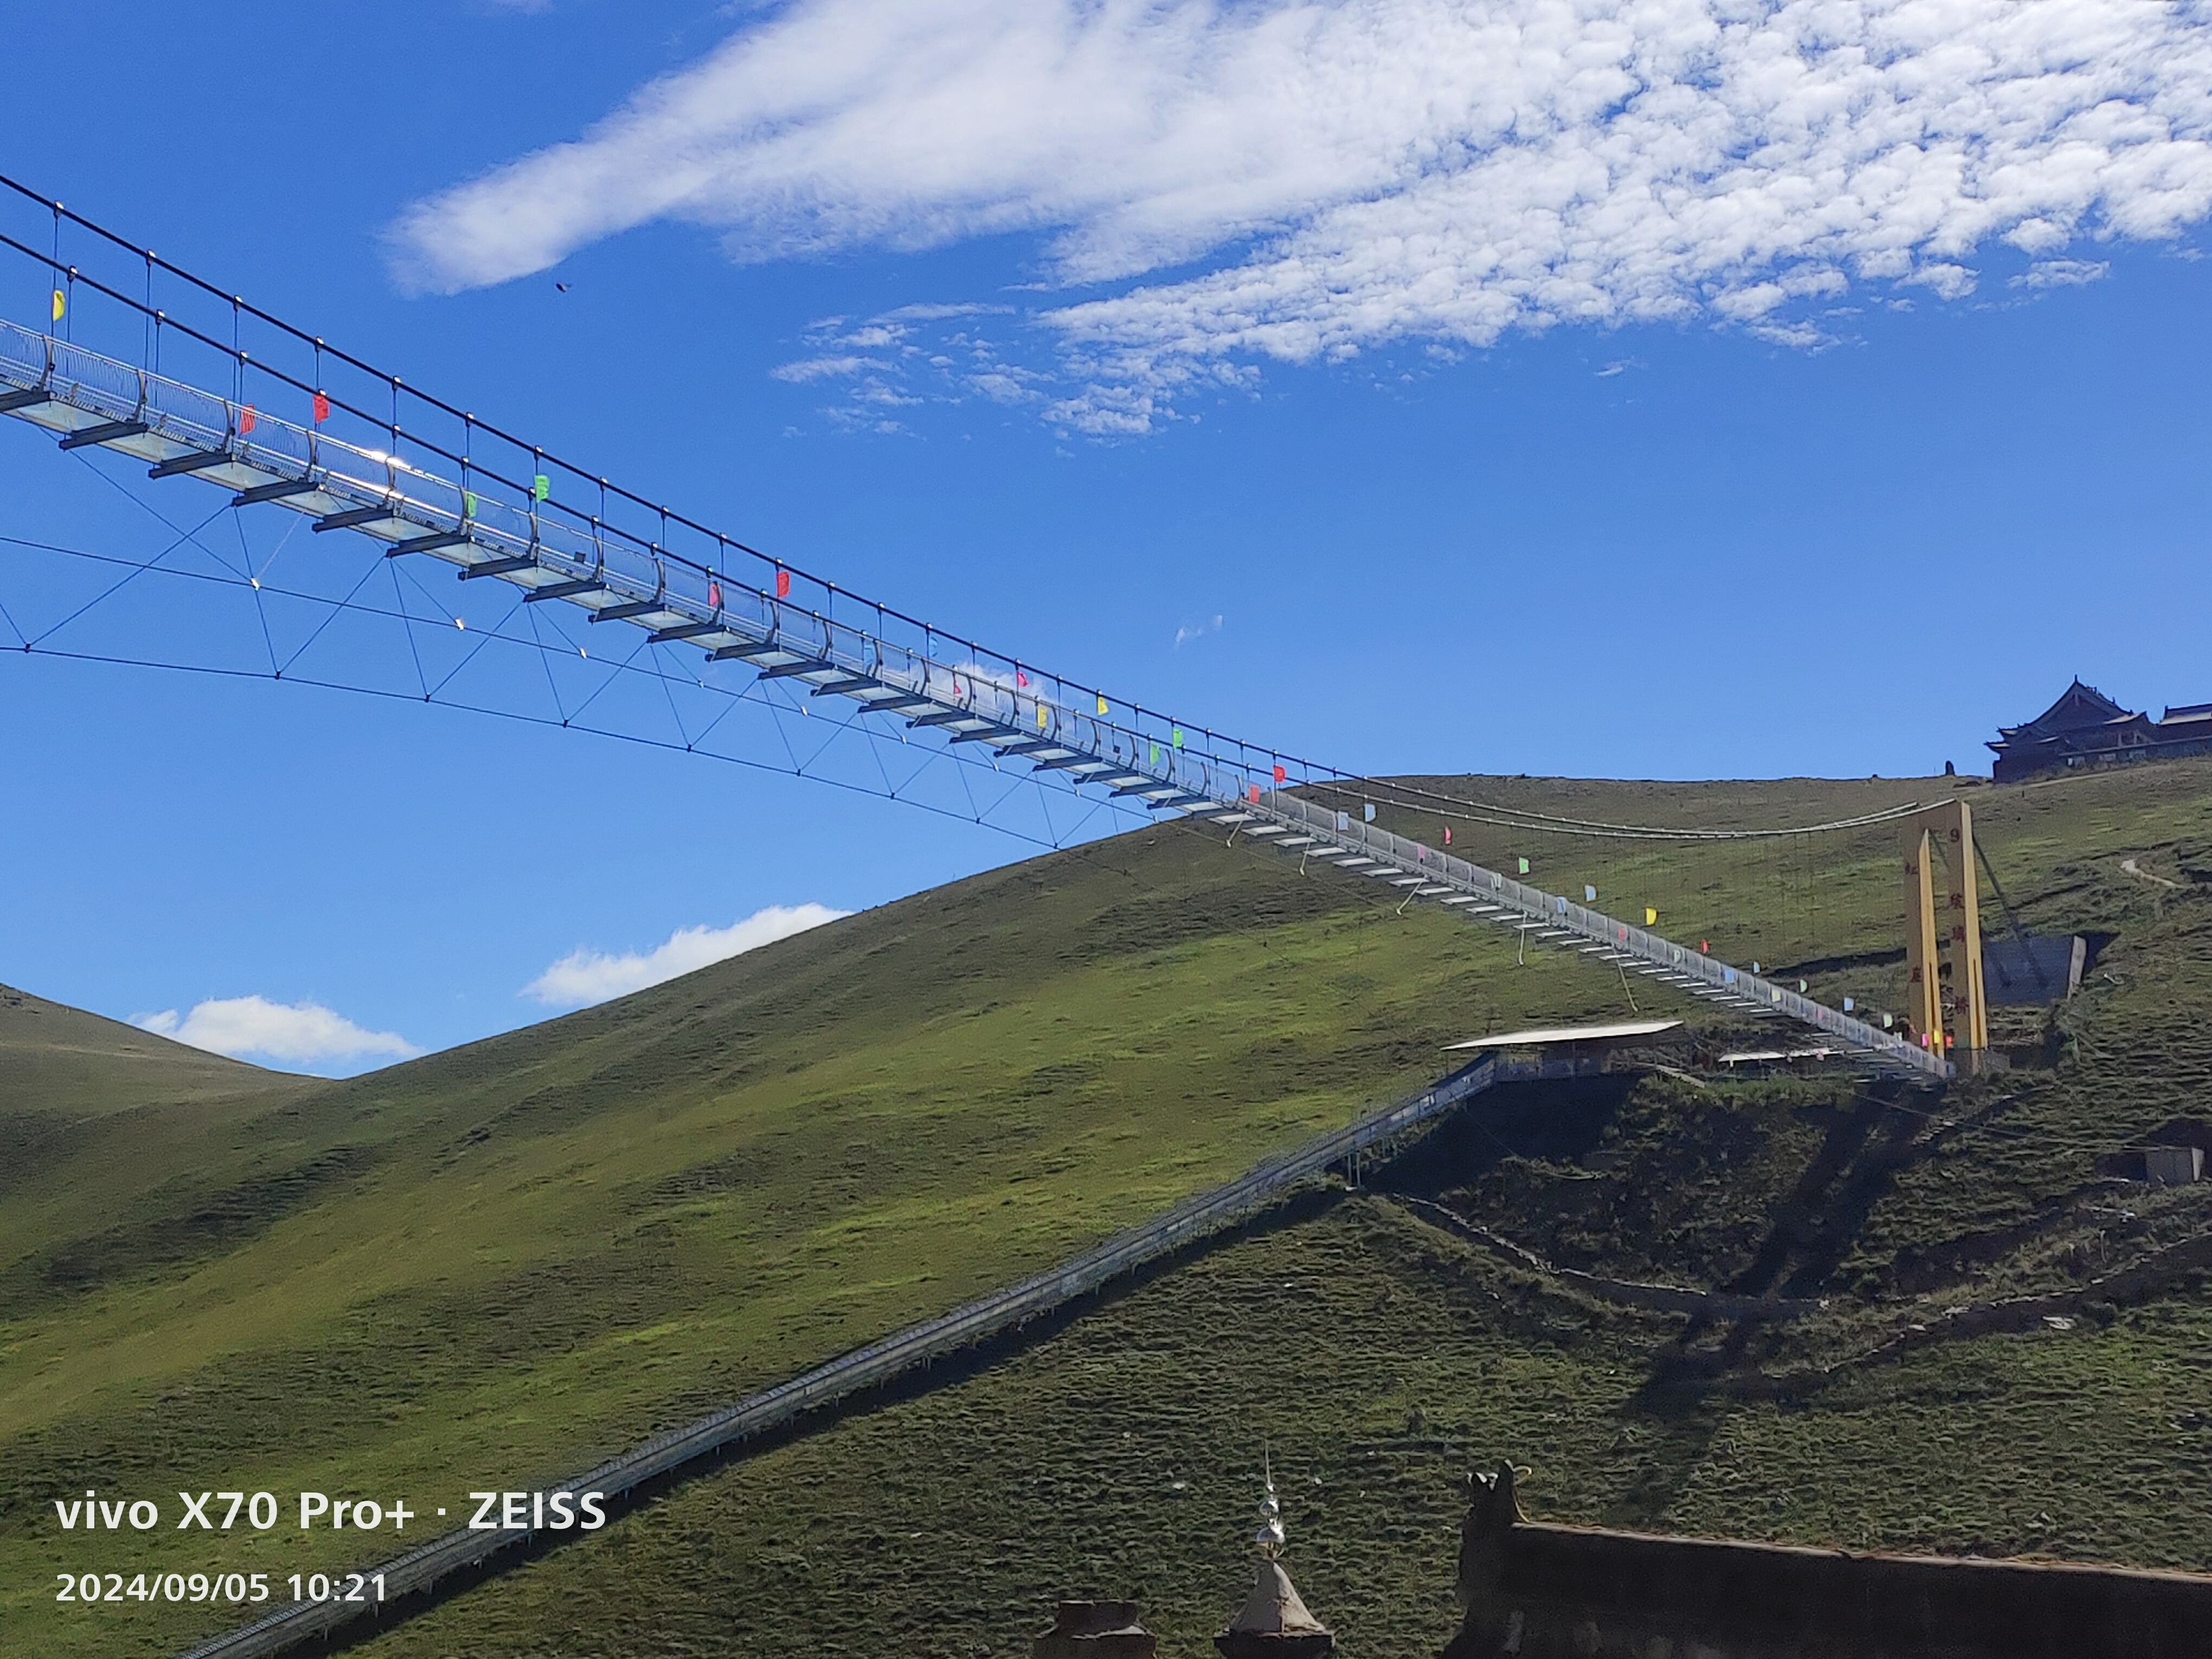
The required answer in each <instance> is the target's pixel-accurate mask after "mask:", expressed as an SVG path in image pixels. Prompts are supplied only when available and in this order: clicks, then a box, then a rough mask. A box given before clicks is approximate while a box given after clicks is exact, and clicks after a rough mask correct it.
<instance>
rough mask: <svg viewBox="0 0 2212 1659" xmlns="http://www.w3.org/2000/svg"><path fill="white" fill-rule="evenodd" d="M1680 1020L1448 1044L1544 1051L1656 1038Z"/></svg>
mask: <svg viewBox="0 0 2212 1659" xmlns="http://www.w3.org/2000/svg"><path fill="white" fill-rule="evenodd" d="M1681 1023H1682V1022H1681V1021H1680V1020H1679V1019H1635V1020H1628V1021H1625V1022H1623V1023H1622V1024H1618V1025H1554V1026H1539V1027H1537V1028H1535V1029H1534V1030H1526V1031H1507V1032H1505V1033H1504V1035H1502V1036H1484V1037H1470V1038H1468V1040H1467V1041H1466V1042H1448V1043H1446V1044H1445V1045H1444V1047H1445V1048H1447V1049H1452V1048H1550V1047H1552V1046H1553V1045H1555V1044H1559V1043H1567V1042H1625V1041H1626V1040H1627V1039H1628V1038H1630V1037H1641V1036H1657V1035H1658V1034H1659V1033H1660V1032H1662V1031H1671V1030H1674V1029H1675V1028H1676V1027H1677V1026H1679V1025H1680V1024H1681Z"/></svg>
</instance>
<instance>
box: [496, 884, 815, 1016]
mask: <svg viewBox="0 0 2212 1659" xmlns="http://www.w3.org/2000/svg"><path fill="white" fill-rule="evenodd" d="M851 914H852V912H850V911H849V910H833V909H831V908H829V906H828V905H826V904H771V905H769V907H768V908H766V909H763V910H756V911H754V912H753V914H752V915H749V916H747V917H745V918H744V920H742V921H733V922H732V923H731V924H730V925H729V926H728V927H679V928H678V929H677V930H676V931H675V932H674V933H671V934H670V935H669V936H668V937H667V939H665V940H663V941H662V942H661V943H660V944H659V945H655V946H654V947H653V949H652V950H650V951H623V952H620V953H618V954H608V953H606V952H604V951H592V950H586V949H577V950H574V951H570V952H569V953H568V955H567V956H565V957H562V958H561V959H560V960H559V961H558V962H556V963H554V964H553V965H552V966H551V967H550V968H548V969H546V970H545V971H544V973H542V974H540V975H538V977H537V978H536V979H534V980H532V981H530V983H529V984H527V985H526V986H524V987H522V993H521V994H523V995H524V996H526V997H528V998H529V999H530V1000H532V1001H533V1002H540V1003H543V1004H544V1005H545V1006H547V1007H549V1008H581V1007H584V1006H587V1005H589V1004H592V1003H595V1002H605V1001H606V1000H608V999H609V998H611V997H618V996H626V995H628V994H629V993H630V992H632V991H641V990H643V989H644V988H645V987H647V986H648V985H659V984H661V983H663V982H664V981H668V980H671V979H674V978H676V977H677V976H678V975H682V974H688V973H691V972H693V971H694V970H696V969H701V968H705V967H708V966H711V965H712V964H713V963H717V962H724V961H726V960H728V959H729V958H730V957H734V956H741V955H743V954H744V952H745V951H757V950H758V949H760V947H761V946H762V945H773V944H775V942H776V940H778V939H788V938H790V937H791V936H792V935H793V933H805V931H806V930H807V929H808V928H810V927H821V926H822V925H823V923H824V922H828V921H836V920H837V919H838V918H839V917H841V916H846V915H851Z"/></svg>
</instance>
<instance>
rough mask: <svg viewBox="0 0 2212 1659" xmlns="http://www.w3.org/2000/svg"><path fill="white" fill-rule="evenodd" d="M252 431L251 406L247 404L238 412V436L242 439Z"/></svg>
mask: <svg viewBox="0 0 2212 1659" xmlns="http://www.w3.org/2000/svg"><path fill="white" fill-rule="evenodd" d="M252 430H253V405H252V404H246V407H245V408H243V409H241V410H239V411H238V435H239V436H240V437H241V438H242V437H244V436H245V435H246V434H247V433H249V432H251V431H252Z"/></svg>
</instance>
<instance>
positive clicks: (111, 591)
mask: <svg viewBox="0 0 2212 1659" xmlns="http://www.w3.org/2000/svg"><path fill="white" fill-rule="evenodd" d="M225 510H226V509H225V508H224V507H217V508H216V509H215V512H214V513H209V514H208V515H207V517H206V518H205V519H204V520H201V521H200V528H201V529H203V530H204V529H205V528H207V526H209V525H210V524H213V523H214V522H215V520H216V513H222V512H224V511H225ZM191 539H192V538H191V534H190V533H189V532H188V533H186V534H185V535H181V536H179V537H178V538H177V539H176V540H175V541H173V542H171V543H170V544H168V546H167V547H165V548H163V549H162V550H161V552H160V553H158V554H156V555H155V556H154V558H153V559H152V560H151V561H150V562H148V563H146V564H143V565H141V566H139V567H138V568H136V569H134V570H132V571H131V574H129V575H127V576H125V577H123V578H121V579H120V580H118V581H117V582H115V584H114V585H113V586H110V587H107V588H106V589H104V590H103V591H101V592H100V593H98V594H96V595H94V597H93V598H91V599H87V600H86V601H85V602H84V603H83V604H82V605H79V606H78V607H77V608H76V610H74V611H70V613H69V615H67V616H66V617H63V618H62V619H61V620H60V621H59V622H58V623H55V624H54V625H53V626H52V628H48V629H44V630H42V631H41V632H40V633H39V634H38V635H35V636H33V638H32V639H31V640H30V641H27V645H36V644H38V643H39V642H40V641H42V640H48V639H52V637H53V636H54V635H56V634H58V633H59V632H61V630H62V629H64V628H67V627H68V626H69V625H70V623H73V622H75V621H76V619H77V618H78V617H82V616H83V615H84V614H85V612H87V611H90V610H92V609H93V608H94V606H96V605H104V604H105V603H106V602H107V601H108V600H109V599H112V598H114V597H115V595H116V594H118V593H119V592H122V591H123V590H124V589H125V588H126V587H128V586H131V583H133V582H135V581H137V580H138V578H139V577H141V576H143V575H145V574H147V573H148V572H149V571H151V570H154V569H156V568H159V567H160V565H161V561H162V560H164V559H166V558H167V557H168V556H169V555H170V554H172V553H173V552H175V551H176V550H178V549H179V548H180V547H182V546H184V545H185V543H187V542H189V541H191ZM203 551H204V549H203Z"/></svg>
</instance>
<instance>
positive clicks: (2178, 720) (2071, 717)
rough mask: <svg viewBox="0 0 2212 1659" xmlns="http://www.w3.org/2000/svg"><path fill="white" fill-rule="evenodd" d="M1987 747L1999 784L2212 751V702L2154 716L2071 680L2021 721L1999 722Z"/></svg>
mask: <svg viewBox="0 0 2212 1659" xmlns="http://www.w3.org/2000/svg"><path fill="white" fill-rule="evenodd" d="M1990 749H1991V750H1994V751H1996V765H1995V766H1994V767H1993V768H1992V769H1991V771H1992V775H1993V776H1994V777H1995V779H1996V781H1997V782H1999V783H2010V782H2013V781H2015V780H2017V779H2020V778H2025V777H2031V776H2033V775H2035V774H2036V773H2038V772H2050V771H2059V770H2064V769H2069V768H2078V767H2087V766H2109V765H2112V764H2114V763H2119V762H2124V761H2135V760H2150V759H2154V758H2165V757H2172V756H2177V755H2203V754H2212V702H2198V703H2186V704H2183V705H2181V706H2179V707H2177V708H2168V709H2167V710H2166V713H2165V714H2163V715H2162V716H2160V718H2159V719H2157V720H2153V719H2151V718H2150V716H2149V715H2148V714H2142V713H2139V712H2136V711H2134V710H2130V709H2126V708H2121V707H2120V706H2119V704H2118V703H2116V702H2113V701H2112V699H2111V698H2110V697H2108V696H2106V695H2105V694H2104V693H2103V692H2101V691H2100V690H2097V688H2096V687H2094V686H2093V685H2084V684H2082V683H2081V681H2080V680H2079V679H2076V680H2075V682H2074V684H2071V685H2069V686H2068V687H2067V688H2066V690H2064V691H2063V693H2062V694H2061V695H2060V696H2059V699H2058V701H2057V702H2054V703H2052V704H2051V707H2050V708H2046V709H2045V710H2044V711H2043V712H2042V713H2041V714H2038V715H2037V716H2036V717H2035V718H2034V719H2033V720H2030V721H2028V722H2027V724H2026V725H2025V726H1999V727H1998V728H1997V740H1996V742H1995V743H1992V744H1990Z"/></svg>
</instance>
